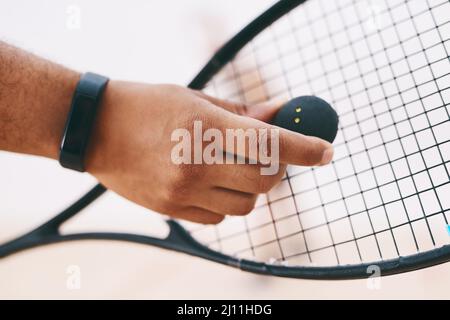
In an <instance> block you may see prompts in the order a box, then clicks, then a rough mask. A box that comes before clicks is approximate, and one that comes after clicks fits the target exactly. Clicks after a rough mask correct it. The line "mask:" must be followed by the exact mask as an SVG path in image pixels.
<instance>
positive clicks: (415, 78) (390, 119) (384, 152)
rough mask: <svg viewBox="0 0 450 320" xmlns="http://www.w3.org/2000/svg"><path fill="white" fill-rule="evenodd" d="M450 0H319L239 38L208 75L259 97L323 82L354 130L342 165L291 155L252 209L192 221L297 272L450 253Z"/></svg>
mask: <svg viewBox="0 0 450 320" xmlns="http://www.w3.org/2000/svg"><path fill="white" fill-rule="evenodd" d="M279 4H280V3H279ZM449 10H450V3H448V1H389V2H387V1H381V2H380V1H369V0H367V1H357V2H355V1H345V0H342V1H337V2H333V3H329V2H326V1H320V0H310V1H307V2H306V3H304V4H303V5H302V6H299V7H297V8H296V9H293V10H292V11H290V12H289V13H287V14H285V15H284V16H282V17H281V18H280V19H278V20H277V21H276V22H274V23H273V24H272V25H271V26H269V27H268V28H267V29H265V30H264V31H263V32H261V33H259V34H258V35H257V36H256V37H255V39H253V40H252V41H250V42H248V43H247V44H245V45H244V46H242V42H243V41H242V39H240V38H239V36H240V34H243V35H248V33H249V31H248V30H247V31H248V32H245V30H244V31H242V32H241V33H240V34H238V35H237V36H236V38H234V39H232V40H231V42H230V43H231V44H230V43H229V44H227V45H225V47H224V52H219V54H218V55H217V56H218V57H220V59H223V60H222V61H221V62H220V63H217V64H216V66H217V65H220V66H221V68H220V71H218V70H215V71H216V72H217V73H216V74H214V76H212V74H213V72H211V70H208V69H209V68H210V67H211V66H210V65H207V66H206V67H205V69H206V71H207V72H203V73H200V74H199V77H197V78H196V79H195V83H194V84H195V86H196V87H199V88H200V87H203V85H205V87H204V89H203V90H204V91H205V92H206V93H208V94H210V95H214V96H217V97H220V98H223V99H230V100H237V101H241V102H246V103H258V102H263V101H266V100H269V99H274V100H280V99H292V98H294V97H296V96H299V95H315V96H318V97H321V98H324V99H325V100H327V101H329V102H330V103H331V104H332V106H333V107H334V108H335V109H336V111H337V113H338V115H339V118H340V125H339V129H340V130H339V132H338V135H337V137H336V141H335V143H334V145H335V157H334V160H333V163H332V164H331V165H329V166H325V167H320V168H305V167H294V166H291V167H289V168H288V171H287V175H286V177H285V178H284V179H283V181H282V182H281V184H280V185H279V186H277V187H276V188H275V189H274V190H272V191H271V192H269V193H268V194H267V195H265V196H263V197H260V199H259V201H258V203H257V206H256V208H255V210H254V211H253V212H252V213H250V215H249V216H247V217H229V218H227V219H226V220H225V221H224V222H222V223H221V224H219V225H218V226H212V227H204V226H198V225H191V224H188V225H186V224H185V223H183V225H185V226H186V228H188V230H190V232H191V235H192V236H193V237H194V239H196V240H198V241H199V242H200V243H203V244H205V245H207V246H208V247H209V248H212V249H213V250H216V251H218V252H220V253H222V254H226V255H230V256H233V257H236V258H237V260H238V261H239V260H240V259H246V260H247V261H249V262H248V269H252V271H254V272H263V273H270V274H278V275H284V276H290V277H313V278H352V277H367V276H368V274H370V273H371V272H372V271H370V270H372V268H371V267H372V266H376V267H377V268H379V270H380V271H381V273H382V274H392V273H399V272H404V271H410V270H415V269H419V268H422V267H427V266H430V265H434V264H438V263H442V262H446V261H449V260H450V247H449V244H450V233H449V231H448V230H449V226H448V225H449V219H450V204H449V201H448V200H447V198H448V195H450V176H449V171H450V164H449V161H450V122H449V103H450V62H449V54H448V52H449V51H450V18H449V17H448V15H447V16H446V15H445V13H444V12H448V11H449ZM266 14H267V15H270V10H269V11H268V12H266ZM247 28H249V29H252V28H256V27H255V25H254V24H250V25H249V26H248V27H247ZM244 40H248V39H244ZM233 43H237V44H239V46H237V45H236V46H235V47H239V49H240V50H239V51H238V52H231V50H230V47H233ZM217 60H218V59H217V58H216V59H215V60H214V59H213V60H212V61H214V62H217ZM225 61H226V63H225ZM202 75H203V78H202V77H201V76H202ZM202 80H203V81H202ZM255 262H258V263H255ZM245 263H247V262H245ZM245 263H244V264H245ZM240 267H241V268H242V267H243V264H242V262H240ZM244 269H246V267H244Z"/></svg>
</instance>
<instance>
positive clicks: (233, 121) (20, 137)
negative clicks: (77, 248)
mask: <svg viewBox="0 0 450 320" xmlns="http://www.w3.org/2000/svg"><path fill="white" fill-rule="evenodd" d="M79 79H80V73H78V72H76V71H73V70H70V69H67V68H65V67H63V66H61V65H58V64H55V63H52V62H50V61H47V60H45V59H42V58H39V57H37V56H34V55H32V54H30V53H27V52H25V51H23V50H20V49H18V48H15V47H13V46H10V45H8V44H6V43H4V42H1V41H0V150H6V151H11V152H18V153H25V154H31V155H38V156H43V157H47V158H51V159H55V160H56V159H58V157H59V146H60V142H61V136H62V133H63V130H64V124H65V121H66V118H67V114H68V111H69V108H70V103H71V99H72V95H73V92H74V90H75V87H76V84H77V82H78V80H79ZM278 108H279V104H274V103H272V104H270V103H268V104H263V105H243V104H239V103H233V102H230V101H224V100H220V99H217V98H214V97H210V96H207V95H205V94H203V93H201V92H198V91H194V90H190V89H187V88H184V87H180V86H175V85H149V84H144V83H132V82H124V81H116V80H110V81H109V83H108V85H107V87H106V89H105V92H104V94H103V98H102V101H101V103H100V105H99V110H98V113H97V116H96V120H95V123H94V128H93V133H92V135H91V137H90V142H89V146H88V149H87V153H86V158H85V164H86V170H87V171H88V172H89V173H90V174H92V175H93V176H95V177H96V178H97V179H98V180H99V181H100V182H101V183H102V184H103V185H105V186H106V187H107V188H109V189H110V190H112V191H114V192H116V193H118V194H120V195H121V196H123V197H125V198H127V199H129V200H131V201H133V202H136V203H138V204H140V205H142V206H144V207H146V208H149V209H152V210H155V211H158V212H160V213H163V214H167V215H170V216H172V217H174V218H181V219H186V220H190V221H194V222H200V223H218V222H220V221H222V220H223V218H224V217H225V216H226V215H245V214H247V213H249V212H250V211H251V210H252V209H253V207H254V205H255V201H256V198H257V195H258V194H259V193H264V192H267V191H269V190H270V189H271V188H272V187H273V186H274V185H276V184H277V183H278V182H279V181H280V179H281V177H282V176H283V174H284V171H285V168H286V165H287V164H296V165H307V166H314V165H324V164H327V163H329V162H330V161H331V159H332V156H333V148H332V146H331V144H329V143H328V142H326V141H324V140H321V139H319V138H315V137H307V136H304V135H301V134H298V133H295V132H291V131H288V130H284V129H279V128H278V127H277V128H278V129H279V130H280V131H279V132H280V142H279V143H280V163H281V164H280V170H279V171H278V173H277V174H275V175H267V176H265V175H261V174H260V170H259V169H260V168H259V166H258V165H252V164H245V165H242V164H241V165H236V164H235V165H206V164H202V165H195V166H194V165H176V164H174V163H173V162H172V161H171V159H170V152H171V148H172V147H173V145H174V142H172V141H171V139H170V137H171V133H172V132H173V130H175V129H177V128H186V129H189V130H192V123H193V121H194V120H201V121H202V122H203V127H204V128H203V129H204V130H205V129H208V128H209V127H211V128H217V129H219V130H221V131H222V132H225V129H227V128H229V129H238V128H242V129H248V128H256V129H260V128H267V129H273V128H275V127H274V126H272V125H270V124H268V123H267V122H269V121H270V119H271V118H272V117H273V116H274V114H275V113H276V111H277V110H278ZM161 110H164V112H161Z"/></svg>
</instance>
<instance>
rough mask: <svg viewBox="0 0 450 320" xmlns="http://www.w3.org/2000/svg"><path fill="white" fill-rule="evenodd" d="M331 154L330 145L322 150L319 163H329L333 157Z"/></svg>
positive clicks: (332, 152)
mask: <svg viewBox="0 0 450 320" xmlns="http://www.w3.org/2000/svg"><path fill="white" fill-rule="evenodd" d="M333 154H334V150H333V148H332V147H330V148H328V149H326V150H325V151H324V152H323V155H322V160H320V163H319V165H321V166H323V165H325V164H329V163H330V162H331V160H332V159H333Z"/></svg>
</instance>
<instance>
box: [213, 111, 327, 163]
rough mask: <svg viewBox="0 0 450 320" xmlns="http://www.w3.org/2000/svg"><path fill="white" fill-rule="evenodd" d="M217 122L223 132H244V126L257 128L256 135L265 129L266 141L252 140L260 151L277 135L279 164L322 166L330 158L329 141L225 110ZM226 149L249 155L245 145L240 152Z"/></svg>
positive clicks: (240, 154)
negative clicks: (240, 130) (229, 130)
mask: <svg viewBox="0 0 450 320" xmlns="http://www.w3.org/2000/svg"><path fill="white" fill-rule="evenodd" d="M217 123H218V125H220V126H222V127H221V128H220V129H221V130H222V132H226V130H227V129H234V130H239V129H243V130H244V131H246V130H248V129H257V130H258V134H259V136H261V134H262V133H264V132H266V134H267V140H264V139H263V140H261V139H259V138H258V139H257V140H256V141H254V143H255V144H257V149H258V150H260V148H266V149H268V150H271V149H270V147H269V146H275V144H273V141H272V139H277V138H278V142H279V144H278V146H279V150H278V151H279V154H278V160H279V162H281V163H285V164H295V165H304V166H313V165H324V164H327V163H329V162H330V161H331V159H332V157H333V147H332V145H331V144H330V143H329V142H327V141H325V140H322V139H319V138H316V137H311V136H305V135H302V134H299V133H297V132H293V131H290V130H286V129H283V128H280V127H277V126H273V125H270V124H267V123H264V122H262V121H259V120H257V119H253V118H249V117H243V116H239V115H236V114H233V113H230V112H228V113H226V114H224V115H222V116H221V118H220V120H218V121H217ZM260 129H265V130H260ZM277 135H278V137H277ZM261 142H265V143H267V144H268V145H267V146H264V145H261ZM226 150H227V152H233V153H235V154H237V155H239V156H241V157H248V156H249V153H248V148H247V149H245V150H242V151H240V150H234V149H226ZM274 151H275V150H274ZM274 156H275V157H276V155H272V158H273V157H274Z"/></svg>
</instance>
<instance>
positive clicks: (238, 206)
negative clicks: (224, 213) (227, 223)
mask: <svg viewBox="0 0 450 320" xmlns="http://www.w3.org/2000/svg"><path fill="white" fill-rule="evenodd" d="M256 199H257V197H256V196H255V195H252V196H250V197H249V198H248V199H245V200H243V201H239V202H236V203H235V205H234V206H233V207H234V208H233V210H232V212H230V213H228V214H230V215H235V216H245V215H247V214H249V213H250V212H252V211H253V209H254V208H255V203H256Z"/></svg>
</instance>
